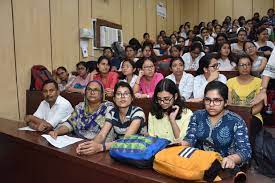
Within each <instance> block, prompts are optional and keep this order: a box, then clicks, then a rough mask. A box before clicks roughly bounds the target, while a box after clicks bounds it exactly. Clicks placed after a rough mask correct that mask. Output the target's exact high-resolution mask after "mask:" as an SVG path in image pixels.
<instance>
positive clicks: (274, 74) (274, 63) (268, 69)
mask: <svg viewBox="0 0 275 183" xmlns="http://www.w3.org/2000/svg"><path fill="white" fill-rule="evenodd" d="M263 75H264V76H268V77H271V78H272V79H275V49H273V51H272V52H271V55H270V57H269V59H268V62H267V64H266V66H265V69H264V72H263Z"/></svg>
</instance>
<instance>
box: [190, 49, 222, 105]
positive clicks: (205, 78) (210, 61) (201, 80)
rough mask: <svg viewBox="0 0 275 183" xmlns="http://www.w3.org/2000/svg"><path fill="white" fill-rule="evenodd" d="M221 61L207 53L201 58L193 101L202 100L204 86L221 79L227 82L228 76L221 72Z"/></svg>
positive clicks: (195, 80)
mask: <svg viewBox="0 0 275 183" xmlns="http://www.w3.org/2000/svg"><path fill="white" fill-rule="evenodd" d="M219 65H220V64H219V63H218V61H217V59H216V58H215V56H213V55H211V54H207V55H205V56H203V57H202V58H201V59H200V62H199V68H198V70H197V76H196V77H195V78H194V89H193V95H194V99H190V101H191V102H199V101H202V99H203V97H204V88H205V86H206V85H207V84H208V83H209V82H211V81H221V82H223V83H226V80H227V79H226V77H225V76H224V75H223V74H220V73H219Z"/></svg>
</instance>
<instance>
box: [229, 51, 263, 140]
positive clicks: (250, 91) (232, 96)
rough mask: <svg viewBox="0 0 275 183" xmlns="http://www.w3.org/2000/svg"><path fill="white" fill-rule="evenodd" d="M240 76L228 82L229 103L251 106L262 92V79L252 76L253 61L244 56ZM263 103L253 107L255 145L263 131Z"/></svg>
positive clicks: (241, 60)
mask: <svg viewBox="0 0 275 183" xmlns="http://www.w3.org/2000/svg"><path fill="white" fill-rule="evenodd" d="M237 67H238V71H239V76H237V77H234V78H231V79H229V80H228V81H227V86H228V88H229V103H231V104H235V105H244V106H250V102H251V100H252V99H253V98H254V97H255V96H256V95H257V94H258V93H259V92H260V89H261V81H262V80H261V79H260V78H257V77H254V76H252V75H251V68H252V61H251V59H250V58H249V57H248V56H242V57H240V58H239V60H238V65H237ZM263 106H264V105H263V102H261V103H259V104H257V105H255V106H253V107H252V115H253V116H252V123H251V125H252V127H251V133H250V134H251V142H252V145H253V144H254V141H255V138H256V134H257V133H258V132H259V131H260V130H261V128H262V125H263V118H262V116H261V113H260V112H261V110H262V108H263Z"/></svg>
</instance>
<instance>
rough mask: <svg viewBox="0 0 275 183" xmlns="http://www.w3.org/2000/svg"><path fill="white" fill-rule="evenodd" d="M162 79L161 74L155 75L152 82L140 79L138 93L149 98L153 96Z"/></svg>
mask: <svg viewBox="0 0 275 183" xmlns="http://www.w3.org/2000/svg"><path fill="white" fill-rule="evenodd" d="M162 79H163V75H162V74H161V73H157V72H156V73H155V74H154V76H153V78H152V80H151V81H150V82H148V81H146V80H145V78H144V76H142V78H141V79H140V83H139V86H140V89H139V90H140V91H139V93H142V94H148V95H149V96H150V97H152V96H153V95H154V91H155V88H156V86H157V84H158V82H159V81H160V80H162Z"/></svg>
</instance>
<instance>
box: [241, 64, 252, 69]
mask: <svg viewBox="0 0 275 183" xmlns="http://www.w3.org/2000/svg"><path fill="white" fill-rule="evenodd" d="M238 67H242V68H245V67H251V64H238Z"/></svg>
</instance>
